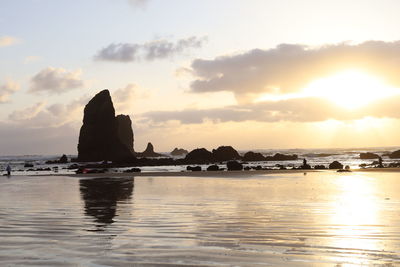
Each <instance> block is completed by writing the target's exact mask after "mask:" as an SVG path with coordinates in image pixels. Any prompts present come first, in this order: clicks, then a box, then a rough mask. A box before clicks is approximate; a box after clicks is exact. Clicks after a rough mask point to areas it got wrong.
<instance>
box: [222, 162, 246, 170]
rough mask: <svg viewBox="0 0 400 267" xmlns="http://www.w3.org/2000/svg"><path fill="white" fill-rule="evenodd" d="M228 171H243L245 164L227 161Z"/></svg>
mask: <svg viewBox="0 0 400 267" xmlns="http://www.w3.org/2000/svg"><path fill="white" fill-rule="evenodd" d="M226 167H227V169H228V171H241V170H243V165H242V164H241V163H239V162H237V161H228V162H227V163H226Z"/></svg>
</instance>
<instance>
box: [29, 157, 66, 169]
mask: <svg viewBox="0 0 400 267" xmlns="http://www.w3.org/2000/svg"><path fill="white" fill-rule="evenodd" d="M60 163H68V157H67V155H65V154H63V155H62V156H61V157H60V159H59V160H48V161H46V164H60ZM32 167H33V166H32Z"/></svg>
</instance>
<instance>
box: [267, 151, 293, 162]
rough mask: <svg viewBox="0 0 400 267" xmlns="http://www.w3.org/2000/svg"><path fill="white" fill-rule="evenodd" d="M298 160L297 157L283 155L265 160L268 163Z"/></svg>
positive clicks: (278, 154) (276, 155)
mask: <svg viewBox="0 0 400 267" xmlns="http://www.w3.org/2000/svg"><path fill="white" fill-rule="evenodd" d="M296 159H298V156H297V155H284V154H281V153H276V154H275V155H273V156H272V157H271V156H268V157H266V158H265V160H266V161H283V160H296Z"/></svg>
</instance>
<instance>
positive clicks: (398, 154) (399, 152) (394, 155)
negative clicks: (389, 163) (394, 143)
mask: <svg viewBox="0 0 400 267" xmlns="http://www.w3.org/2000/svg"><path fill="white" fill-rule="evenodd" d="M389 158H391V159H398V158H400V150H397V151H394V152H393V153H390V154H389Z"/></svg>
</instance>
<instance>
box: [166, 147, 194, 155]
mask: <svg viewBox="0 0 400 267" xmlns="http://www.w3.org/2000/svg"><path fill="white" fill-rule="evenodd" d="M188 153H189V152H188V151H187V150H185V149H183V148H177V147H176V148H175V149H174V150H172V152H171V153H170V154H171V156H185V155H187V154H188Z"/></svg>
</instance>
